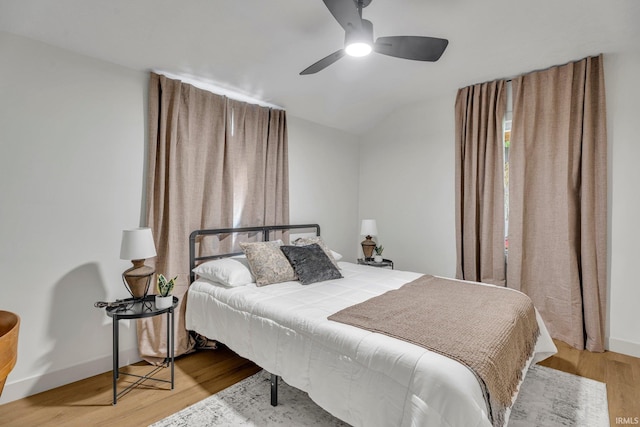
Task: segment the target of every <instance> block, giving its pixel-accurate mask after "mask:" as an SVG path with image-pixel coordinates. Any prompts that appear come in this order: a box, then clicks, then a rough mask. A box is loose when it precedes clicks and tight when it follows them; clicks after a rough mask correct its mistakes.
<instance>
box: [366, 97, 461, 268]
mask: <svg viewBox="0 0 640 427" xmlns="http://www.w3.org/2000/svg"><path fill="white" fill-rule="evenodd" d="M454 98H455V92H454V93H452V95H451V96H450V97H447V98H442V99H437V100H435V101H432V102H430V103H420V104H415V105H411V106H408V107H406V108H403V109H401V110H399V111H396V112H395V113H394V114H392V115H390V116H389V117H387V118H386V119H385V120H383V121H381V122H380V123H379V125H378V126H376V127H375V128H373V129H372V130H371V131H370V132H369V133H368V134H367V135H365V136H363V137H362V141H363V142H362V147H361V153H360V159H361V163H360V205H359V206H360V208H359V213H360V219H364V218H373V219H375V220H376V221H377V225H378V234H379V236H377V241H378V243H379V244H382V245H383V246H384V248H385V249H384V253H383V255H384V257H385V258H389V259H392V260H393V261H394V263H395V268H398V269H402V270H411V271H418V272H423V273H430V274H437V275H442V276H450V277H451V276H454V275H455V261H456V252H455V222H454V219H455V218H454V211H453V208H454V180H455V175H454V161H455V159H454V151H453V147H454V146H453V140H454V128H453V125H454V123H453V104H454Z"/></svg>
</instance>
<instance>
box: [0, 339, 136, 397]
mask: <svg viewBox="0 0 640 427" xmlns="http://www.w3.org/2000/svg"><path fill="white" fill-rule="evenodd" d="M140 360H142V359H140V355H139V354H138V349H137V348H132V349H130V350H121V351H120V366H126V365H130V364H132V363H136V362H139V361H140ZM112 367H113V359H112V358H111V356H108V357H103V358H100V359H96V360H92V361H90V362H86V363H83V364H80V365H76V366H71V367H69V368H65V369H61V370H59V371H54V372H47V373H45V374H43V375H37V376H33V377H30V378H25V379H22V380H18V381H15V382H11V373H9V377H8V378H7V383H6V384H5V386H4V391H3V392H2V397H0V405H2V404H4V403H9V402H13V401H14V400H18V399H22V398H25V397H28V396H32V395H34V394H37V393H41V392H43V391H47V390H51V389H53V388H56V387H60V386H63V385H66V384H70V383H73V382H76V381H80V380H83V379H85V378H89V377H92V376H94V375H99V374H102V373H104V372H107V371H111V369H112Z"/></svg>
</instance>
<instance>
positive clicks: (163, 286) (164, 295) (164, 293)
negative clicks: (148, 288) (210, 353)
mask: <svg viewBox="0 0 640 427" xmlns="http://www.w3.org/2000/svg"><path fill="white" fill-rule="evenodd" d="M177 278H178V276H176V277H174V278H173V279H171V280H167V278H166V277H164V275H162V274H159V275H158V285H157V288H158V295H156V307H157V308H160V309H162V308H169V307H171V304H173V297H172V296H171V291H172V290H173V286H174V285H175V281H176V279H177Z"/></svg>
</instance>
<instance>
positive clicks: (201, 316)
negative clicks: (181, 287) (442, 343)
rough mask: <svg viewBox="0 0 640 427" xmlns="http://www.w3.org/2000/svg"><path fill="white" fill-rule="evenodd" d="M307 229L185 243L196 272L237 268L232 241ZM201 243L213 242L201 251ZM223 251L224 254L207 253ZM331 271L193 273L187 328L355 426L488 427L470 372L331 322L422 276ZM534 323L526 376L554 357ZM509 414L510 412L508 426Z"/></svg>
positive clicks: (238, 233) (221, 234)
mask: <svg viewBox="0 0 640 427" xmlns="http://www.w3.org/2000/svg"><path fill="white" fill-rule="evenodd" d="M303 230H306V231H308V230H311V234H315V235H317V236H319V235H320V227H319V226H317V225H314V224H311V225H308V224H307V225H300V226H277V227H250V228H242V229H222V230H197V231H195V232H194V233H192V235H191V237H190V255H191V263H192V269H193V267H195V266H196V265H199V264H202V263H203V262H205V261H209V260H212V259H222V258H226V257H232V258H233V257H235V259H236V260H238V261H241V260H242V258H241V252H240V251H237V250H235V249H233V248H235V247H237V242H238V240H242V239H248V240H253V241H270V240H272V239H274V238H275V234H276V233H283V232H291V233H294V232H298V231H303ZM281 237H285V238H287V236H286V235H285V236H281ZM207 238H214V239H215V242H214V243H206V239H207ZM220 249H224V251H223V252H225V253H217V254H213V255H212V254H210V253H208V252H210V251H211V250H214V251H220ZM337 264H338V266H339V268H340V272H341V274H342V276H343V277H342V278H339V279H333V280H327V281H322V282H318V283H312V284H309V285H305V286H303V285H301V284H300V283H299V282H298V281H286V282H281V283H276V284H271V285H269V286H256V285H255V284H253V283H250V284H244V285H242V286H225V285H222V284H220V283H218V282H217V281H213V280H209V279H206V278H202V277H197V276H196V275H195V274H194V275H193V276H192V283H191V285H190V287H189V291H188V297H187V298H188V300H187V309H186V313H185V317H186V327H187V329H189V330H192V331H195V332H197V333H199V334H201V335H204V336H206V337H207V338H209V339H212V340H216V341H219V342H221V343H224V344H225V345H226V346H228V347H229V348H230V349H232V350H233V351H235V352H236V353H238V354H239V355H241V356H243V357H245V358H247V359H249V360H252V361H253V362H255V363H256V364H257V365H259V366H261V367H262V368H263V369H265V370H266V371H268V372H270V373H271V374H272V375H277V376H279V377H281V378H282V379H283V380H284V381H286V382H287V383H288V384H290V385H291V386H293V387H296V388H298V389H300V390H303V391H305V392H307V393H308V394H309V396H310V398H311V399H313V400H314V401H315V402H316V403H317V404H318V405H320V406H321V407H322V408H324V409H325V410H327V411H328V412H330V413H331V414H333V415H334V416H336V417H337V418H339V419H341V420H343V421H345V422H347V423H349V424H351V425H354V426H390V425H393V426H431V425H433V426H491V425H492V422H491V420H490V415H489V410H488V408H487V403H486V400H485V395H484V394H483V390H482V387H481V385H480V384H479V381H478V379H477V378H476V376H475V375H474V374H473V373H472V372H471V371H470V370H469V369H468V368H467V367H466V366H464V365H462V364H461V363H459V362H457V361H455V360H453V359H451V358H448V357H445V356H443V355H440V354H438V353H436V352H433V351H429V350H427V349H425V348H423V347H420V346H417V345H415V344H412V343H409V342H405V341H402V340H399V339H396V338H392V337H390V336H387V335H383V334H379V333H375V332H370V331H367V330H364V329H360V328H357V327H354V326H350V325H346V324H342V323H337V322H333V321H330V320H328V319H327V317H329V316H331V315H332V314H334V313H336V312H338V311H340V310H343V309H345V308H346V307H350V306H353V305H356V304H359V303H362V302H363V301H366V300H369V299H370V298H373V297H376V296H378V295H381V294H384V293H386V292H388V291H391V290H394V289H398V288H400V287H402V286H403V285H404V284H406V283H408V282H411V281H413V280H415V279H417V278H418V277H420V276H422V275H421V274H420V273H414V272H406V271H398V270H390V269H383V268H375V267H369V266H364V265H356V264H352V263H346V262H338V263H337ZM479 285H480V284H479ZM480 286H488V285H480ZM489 286H490V285H489ZM505 292H516V291H512V290H506V289H505ZM535 316H536V319H537V323H538V325H539V327H540V334H539V336H538V338H537V342H536V343H535V350H534V352H533V355H532V356H531V357H530V359H529V360H528V361H527V363H526V366H525V367H524V369H523V378H524V374H526V370H527V369H528V366H529V365H530V364H531V363H535V362H537V361H540V360H543V359H545V358H547V357H549V356H550V355H552V354H554V353H555V352H556V348H555V345H554V344H553V341H552V340H551V337H550V336H549V334H548V332H547V330H546V328H545V326H544V323H543V322H542V320H541V318H540V316H539V314H538V313H537V311H536V313H535ZM516 396H517V395H514V397H513V401H515V398H516ZM265 398H266V397H265ZM508 416H509V409H507V413H506V418H505V423H506V421H508Z"/></svg>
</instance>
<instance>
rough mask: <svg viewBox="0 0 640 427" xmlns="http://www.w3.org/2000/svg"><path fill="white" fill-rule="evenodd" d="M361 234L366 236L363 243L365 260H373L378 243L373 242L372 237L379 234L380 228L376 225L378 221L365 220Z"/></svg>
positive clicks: (361, 227)
mask: <svg viewBox="0 0 640 427" xmlns="http://www.w3.org/2000/svg"><path fill="white" fill-rule="evenodd" d="M360 234H361V235H363V236H366V237H365V239H364V240H363V241H362V243H361V245H362V253H363V254H364V259H371V257H372V256H373V250H374V249H375V247H376V242H374V241H373V240H371V236H376V235H377V234H378V226H377V225H376V220H375V219H363V220H362V225H361V226H360Z"/></svg>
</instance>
